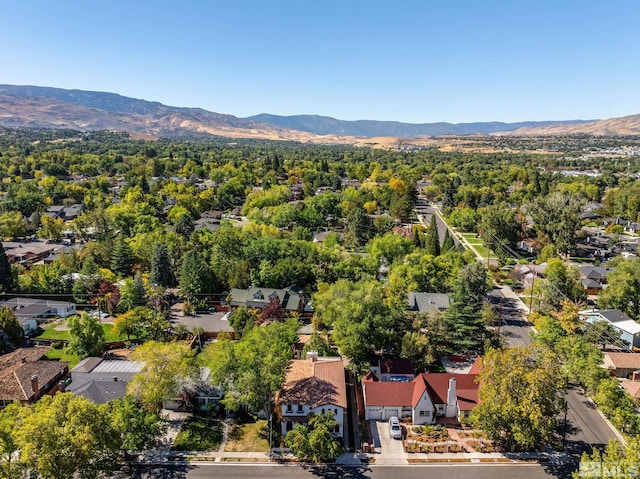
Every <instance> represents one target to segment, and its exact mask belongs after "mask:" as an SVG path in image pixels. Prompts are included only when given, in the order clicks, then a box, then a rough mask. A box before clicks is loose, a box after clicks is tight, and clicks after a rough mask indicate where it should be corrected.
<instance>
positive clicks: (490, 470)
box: [114, 464, 571, 479]
mask: <svg viewBox="0 0 640 479" xmlns="http://www.w3.org/2000/svg"><path fill="white" fill-rule="evenodd" d="M569 474H570V471H569V470H568V469H553V468H552V467H547V468H545V467H543V466H540V465H538V464H523V465H507V464H505V465H495V466H494V465H481V466H476V465H461V464H456V465H437V466H436V465H424V466H421V465H410V466H393V467H384V466H372V467H361V468H353V467H341V466H335V465H333V466H332V465H329V466H300V465H260V466H253V465H239V464H236V465H224V464H198V465H195V464H190V465H185V466H163V467H145V468H143V469H142V470H137V469H136V468H133V469H127V470H123V471H121V472H119V473H118V474H116V475H115V476H114V478H115V479H125V478H138V479H143V478H144V479H151V478H153V479H183V478H184V479H199V478H209V477H216V478H225V479H226V478H236V479H255V478H256V477H259V478H260V479H286V478H294V479H306V478H310V479H312V478H315V479H387V478H393V479H422V478H424V477H428V478H429V479H513V478H514V477H526V478H527V479H548V478H551V477H556V478H569V477H571V476H570V475H569Z"/></svg>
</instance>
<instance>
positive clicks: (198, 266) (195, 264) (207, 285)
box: [180, 250, 212, 297]
mask: <svg viewBox="0 0 640 479" xmlns="http://www.w3.org/2000/svg"><path fill="white" fill-rule="evenodd" d="M211 284H212V281H211V271H210V269H209V266H208V265H207V262H206V261H205V259H204V258H203V257H202V255H201V254H200V253H199V252H198V251H196V250H191V251H187V252H186V253H185V254H184V256H183V259H182V268H180V289H181V290H182V292H183V293H185V294H187V295H189V296H191V297H194V296H197V295H202V294H206V293H209V292H210V291H211Z"/></svg>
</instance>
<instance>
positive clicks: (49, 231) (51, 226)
mask: <svg viewBox="0 0 640 479" xmlns="http://www.w3.org/2000/svg"><path fill="white" fill-rule="evenodd" d="M40 223H41V226H40V230H39V231H38V236H39V237H40V238H45V239H48V240H51V241H55V242H58V241H62V230H63V229H64V220H63V219H62V218H53V217H51V216H48V215H43V216H42V218H41V219H40Z"/></svg>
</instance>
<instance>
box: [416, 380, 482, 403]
mask: <svg viewBox="0 0 640 479" xmlns="http://www.w3.org/2000/svg"><path fill="white" fill-rule="evenodd" d="M418 377H421V378H422V383H421V382H420V381H417V383H418V384H420V385H421V384H424V386H425V387H426V389H427V391H428V392H429V397H431V400H432V401H433V402H434V403H435V404H446V403H447V391H448V390H449V380H450V379H451V378H454V379H455V380H456V394H457V396H458V406H459V407H460V410H461V411H470V410H472V409H473V408H474V407H475V406H476V405H477V404H478V389H479V388H480V386H479V384H478V383H477V382H476V378H477V377H478V375H477V374H449V373H423V374H421V375H420V376H418ZM416 379H417V378H416ZM414 381H415V380H414ZM414 398H415V394H414ZM415 404H417V402H416V403H414V404H413V405H414V406H415Z"/></svg>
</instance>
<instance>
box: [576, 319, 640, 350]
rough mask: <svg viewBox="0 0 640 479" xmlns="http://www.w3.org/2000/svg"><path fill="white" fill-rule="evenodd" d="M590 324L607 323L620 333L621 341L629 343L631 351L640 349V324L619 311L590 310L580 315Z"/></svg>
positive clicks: (628, 347)
mask: <svg viewBox="0 0 640 479" xmlns="http://www.w3.org/2000/svg"><path fill="white" fill-rule="evenodd" d="M578 314H579V315H580V318H581V319H583V320H585V321H586V322H588V323H594V322H596V321H606V322H607V323H609V324H610V325H611V326H613V327H614V328H615V329H616V330H617V331H619V332H620V339H622V340H623V341H625V342H627V343H628V346H627V347H626V348H627V349H629V350H633V349H634V348H640V324H638V323H637V322H635V321H634V320H633V319H631V318H630V317H629V316H627V315H626V314H624V313H623V312H622V311H618V310H617V309H589V310H585V311H580V313H578Z"/></svg>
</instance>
